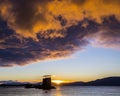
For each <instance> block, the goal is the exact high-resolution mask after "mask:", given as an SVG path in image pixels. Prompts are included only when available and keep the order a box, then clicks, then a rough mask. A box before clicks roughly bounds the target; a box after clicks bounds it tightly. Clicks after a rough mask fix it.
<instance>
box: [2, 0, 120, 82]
mask: <svg viewBox="0 0 120 96" xmlns="http://www.w3.org/2000/svg"><path fill="white" fill-rule="evenodd" d="M119 4H120V1H119V0H20V1H18V0H11V1H9V0H0V73H1V75H0V81H4V80H18V81H30V82H37V81H40V80H41V78H42V76H43V75H47V74H50V75H52V78H53V79H56V80H57V79H59V80H64V81H90V80H94V79H97V78H103V77H109V76H120V59H119V58H120V6H119Z"/></svg>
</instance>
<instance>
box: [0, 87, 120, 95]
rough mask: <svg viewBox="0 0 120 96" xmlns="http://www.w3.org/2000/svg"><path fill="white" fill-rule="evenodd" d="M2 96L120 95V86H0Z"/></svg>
mask: <svg viewBox="0 0 120 96" xmlns="http://www.w3.org/2000/svg"><path fill="white" fill-rule="evenodd" d="M0 96H120V87H103V86H101V87H95V86H92V87H91V86H66V87H65V86H64V87H57V89H52V90H51V91H45V90H40V89H24V88H22V87H21V88H15V87H14V88H0Z"/></svg>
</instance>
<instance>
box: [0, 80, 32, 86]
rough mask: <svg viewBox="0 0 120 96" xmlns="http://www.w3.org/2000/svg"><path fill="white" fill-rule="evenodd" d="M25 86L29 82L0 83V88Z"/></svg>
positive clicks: (9, 81)
mask: <svg viewBox="0 0 120 96" xmlns="http://www.w3.org/2000/svg"><path fill="white" fill-rule="evenodd" d="M26 84H30V83H29V82H18V81H12V80H7V81H0V86H25V85H26Z"/></svg>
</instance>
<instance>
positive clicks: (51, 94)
mask: <svg viewBox="0 0 120 96" xmlns="http://www.w3.org/2000/svg"><path fill="white" fill-rule="evenodd" d="M42 94H43V96H62V95H61V88H60V87H59V86H57V87H56V89H51V90H42Z"/></svg>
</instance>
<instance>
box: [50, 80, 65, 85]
mask: <svg viewBox="0 0 120 96" xmlns="http://www.w3.org/2000/svg"><path fill="white" fill-rule="evenodd" d="M52 82H53V83H55V84H58V85H59V84H61V83H63V82H64V81H62V80H52Z"/></svg>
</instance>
